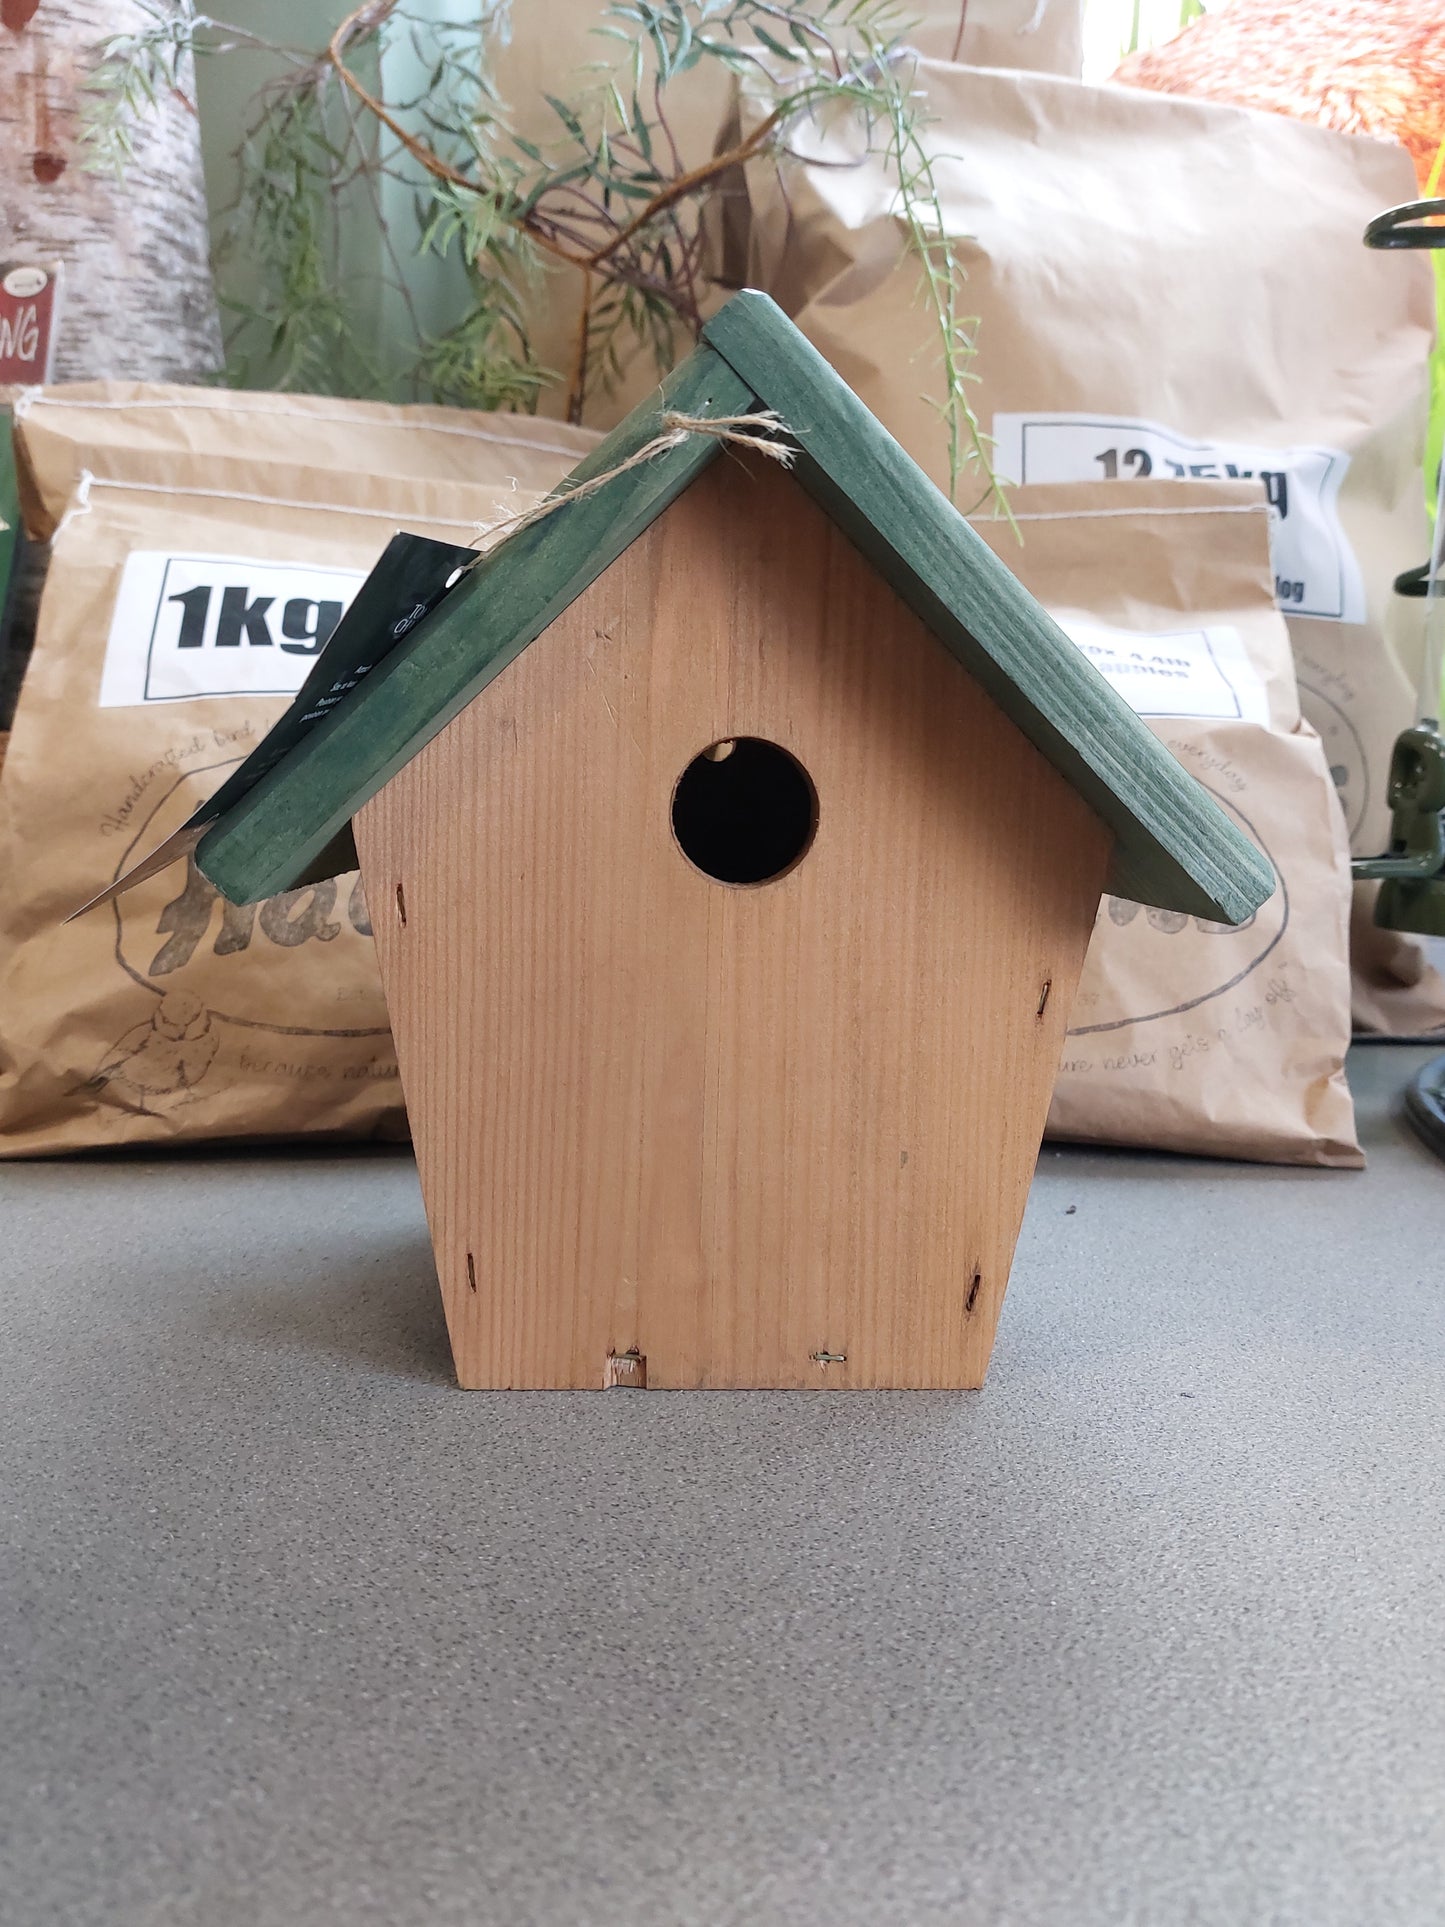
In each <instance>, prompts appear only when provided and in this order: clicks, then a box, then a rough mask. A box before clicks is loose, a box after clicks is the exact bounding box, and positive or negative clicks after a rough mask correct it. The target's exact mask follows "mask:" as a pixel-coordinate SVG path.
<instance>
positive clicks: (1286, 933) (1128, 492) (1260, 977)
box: [975, 481, 1364, 1165]
mask: <svg viewBox="0 0 1445 1927" xmlns="http://www.w3.org/2000/svg"><path fill="white" fill-rule="evenodd" d="M1010 500H1011V504H1012V507H1013V511H1014V514H1015V517H1016V519H1017V522H1018V527H1019V531H1020V533H1021V535H1022V537H1023V542H1022V546H1020V545H1019V543H1018V541H1017V540H1016V538H1015V537H1014V535H1013V533H1012V531H1011V530H1010V529H1009V528H1008V526H1007V524H1005V523H1001V522H997V521H988V522H983V521H979V522H976V523H975V526H976V527H977V528H978V529H979V532H980V534H982V535H983V536H984V537H985V539H986V540H987V541H988V542H989V544H990V546H991V547H992V548H993V549H994V550H995V551H996V553H997V554H998V555H1000V556H1001V557H1002V558H1003V560H1004V561H1005V562H1007V564H1008V566H1009V567H1010V568H1011V569H1013V570H1014V572H1015V573H1016V574H1017V575H1018V576H1019V577H1020V579H1021V580H1022V581H1023V583H1024V584H1025V586H1026V587H1027V588H1029V589H1030V590H1032V592H1033V593H1034V594H1035V595H1036V596H1038V597H1039V599H1040V600H1041V601H1042V602H1043V603H1044V604H1045V606H1046V607H1047V608H1048V609H1049V610H1050V611H1051V612H1052V613H1053V615H1054V616H1055V617H1056V619H1057V620H1058V621H1059V622H1060V623H1061V624H1062V625H1063V626H1064V628H1065V629H1067V630H1068V631H1069V633H1070V634H1071V635H1073V637H1074V639H1075V640H1076V641H1077V642H1078V643H1079V644H1080V646H1081V647H1082V648H1084V649H1085V651H1086V653H1088V654H1089V655H1090V656H1091V658H1092V659H1093V661H1094V662H1095V664H1096V666H1097V667H1099V668H1100V669H1101V670H1102V671H1103V673H1104V674H1106V675H1107V676H1108V678H1109V680H1110V681H1111V682H1112V683H1113V684H1114V686H1115V688H1116V689H1118V690H1119V691H1120V693H1121V694H1122V695H1124V696H1125V697H1126V698H1127V700H1128V701H1130V702H1131V703H1132V704H1133V705H1134V707H1135V708H1136V709H1137V710H1138V711H1139V713H1140V714H1141V715H1142V716H1143V717H1145V719H1146V720H1147V721H1148V723H1149V726H1150V728H1151V729H1153V730H1154V732H1155V733H1156V735H1158V736H1159V737H1160V738H1161V739H1162V740H1163V741H1164V742H1165V743H1167V744H1168V746H1169V748H1170V749H1171V750H1172V751H1173V752H1174V754H1175V755H1176V756H1177V757H1178V758H1179V760H1180V761H1181V762H1182V763H1183V765H1184V767H1185V768H1186V769H1188V770H1190V771H1192V772H1193V774H1194V775H1195V776H1196V777H1197V778H1198V779H1199V781H1200V782H1201V783H1203V784H1204V786H1205V788H1206V789H1207V790H1208V791H1209V792H1210V794H1211V795H1212V796H1213V797H1214V799H1215V801H1216V802H1217V803H1219V804H1220V806H1221V807H1222V808H1223V809H1224V811H1225V812H1226V813H1227V814H1228V815H1229V816H1230V817H1232V818H1233V820H1234V821H1235V822H1236V823H1237V824H1238V825H1239V826H1240V828H1241V829H1243V830H1244V831H1245V832H1246V834H1247V835H1249V836H1250V837H1252V838H1253V840H1254V841H1255V842H1256V843H1257V844H1258V845H1259V847H1260V848H1261V849H1262V850H1263V851H1264V852H1265V854H1266V855H1267V856H1268V857H1269V858H1270V860H1271V861H1272V862H1273V864H1274V866H1275V870H1276V873H1277V874H1278V876H1279V880H1280V884H1279V889H1278V890H1277V891H1276V893H1275V895H1274V897H1273V899H1272V900H1271V901H1270V902H1269V903H1267V904H1266V905H1265V906H1264V907H1263V909H1261V910H1260V911H1259V912H1258V913H1257V914H1256V915H1255V916H1254V917H1252V918H1251V919H1250V921H1249V922H1248V923H1247V924H1244V925H1242V926H1241V927H1239V928H1238V929H1230V928H1227V927H1226V926H1224V925H1222V924H1214V923H1208V922H1205V921H1203V920H1202V919H1200V918H1198V917H1185V916H1180V915H1177V914H1174V913H1172V912H1165V911H1161V910H1152V909H1144V908H1142V907H1141V906H1140V905H1138V904H1136V903H1129V902H1125V901H1123V900H1121V899H1120V898H1118V897H1107V898H1106V899H1105V900H1104V902H1103V904H1102V905H1101V906H1100V910H1099V919H1098V923H1097V924H1096V926H1095V930H1094V938H1093V942H1092V944H1091V945H1090V948H1089V955H1088V960H1087V962H1086V963H1085V966H1084V974H1083V978H1082V981H1081V983H1080V986H1079V994H1078V1000H1077V1002H1076V1004H1075V1009H1074V1022H1073V1028H1072V1029H1071V1030H1070V1032H1069V1037H1068V1043H1067V1046H1066V1049H1065V1053H1064V1061H1063V1064H1062V1066H1061V1068H1060V1072H1059V1081H1058V1084H1057V1086H1056V1088H1055V1092H1054V1100H1053V1106H1052V1108H1051V1110H1050V1113H1049V1131H1050V1134H1051V1135H1052V1136H1054V1137H1059V1138H1073V1139H1086V1140H1089V1141H1091V1142H1098V1143H1105V1144H1130V1145H1141V1146H1142V1145H1148V1146H1153V1147H1155V1148H1157V1149H1161V1150H1168V1151H1189V1152H1194V1153H1203V1154H1206V1155H1209V1156H1214V1157H1231V1158H1252V1159H1258V1160H1261V1161H1263V1162H1268V1163H1278V1164H1327V1165H1360V1164H1362V1163H1363V1162H1364V1160H1363V1158H1362V1156H1361V1154H1360V1149H1359V1145H1358V1142H1357V1140H1356V1137H1355V1125H1354V1110H1353V1106H1352V1104H1351V1101H1350V1093H1349V1088H1348V1086H1347V1084H1346V1082H1345V1074H1344V1057H1345V1050H1346V1048H1347V1046H1348V1044H1349V1041H1350V984H1349V968H1348V964H1347V936H1348V924H1349V904H1350V873H1349V850H1348V846H1347V842H1346V836H1345V825H1344V818H1343V816H1342V814H1341V811H1340V805H1339V800H1338V796H1337V794H1336V791H1335V786H1334V784H1333V782H1332V781H1331V779H1330V772H1329V768H1328V765H1327V763H1326V760H1325V755H1324V750H1323V748H1322V746H1321V743H1320V739H1319V737H1318V736H1317V735H1316V733H1315V731H1314V730H1313V729H1312V728H1311V727H1310V725H1309V724H1308V722H1305V721H1303V720H1302V718H1301V715H1300V705H1299V697H1298V693H1297V690H1296V686H1295V677H1294V670H1293V666H1292V663H1291V660H1290V647H1289V637H1288V635H1287V633H1286V630H1285V625H1284V622H1283V621H1282V619H1281V617H1280V614H1279V611H1278V609H1277V608H1276V606H1275V601H1274V595H1273V583H1272V579H1271V573H1270V556H1269V539H1268V531H1269V511H1268V509H1267V507H1266V505H1265V502H1264V498H1263V493H1262V490H1260V489H1259V487H1258V485H1257V484H1256V485H1250V484H1245V483H1202V482H1196V483H1162V484H1161V483H1155V482H1153V481H1148V482H1138V483H1128V484H1126V483H1123V482H1113V483H1108V482H1104V483H1073V484H1059V485H1056V486H1052V487H1050V486H1038V487H1033V488H1018V489H1015V490H1013V491H1012V492H1011V497H1010Z"/></svg>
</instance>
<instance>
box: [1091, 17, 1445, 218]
mask: <svg viewBox="0 0 1445 1927" xmlns="http://www.w3.org/2000/svg"><path fill="white" fill-rule="evenodd" d="M1114 79H1115V80H1116V81H1122V82H1123V83H1125V84H1126V85H1127V86H1130V87H1145V88H1149V89H1151V90H1152V91H1153V92H1155V93H1160V94H1192V95H1193V96H1194V97H1195V98H1196V99H1199V100H1219V101H1230V102H1233V103H1234V104H1235V105H1237V106H1241V107H1262V108H1266V109H1269V110H1271V111H1273V112H1274V113H1277V114H1289V115H1292V116H1293V117H1294V119H1296V120H1306V121H1313V122H1315V123H1316V124H1317V125H1320V126H1324V127H1333V128H1336V129H1338V130H1339V131H1340V132H1341V133H1345V134H1376V135H1379V136H1381V137H1382V138H1384V139H1387V140H1398V141H1401V142H1403V144H1404V145H1405V146H1406V147H1408V148H1409V150H1410V153H1411V155H1412V156H1413V158H1414V162H1415V169H1416V172H1417V174H1418V175H1419V177H1420V184H1421V187H1422V188H1423V187H1424V186H1425V183H1426V181H1427V179H1428V177H1429V175H1430V171H1431V168H1432V166H1433V165H1434V161H1435V156H1436V154H1437V153H1438V151H1439V148H1440V143H1441V141H1442V140H1445V7H1442V4H1441V0H1234V4H1233V5H1232V6H1229V7H1227V8H1226V9H1225V10H1224V11H1223V12H1222V13H1213V14H1208V15H1206V16H1205V17H1204V18H1203V19H1202V20H1197V21H1196V22H1195V23H1194V25H1193V26H1191V27H1189V28H1187V29H1186V30H1185V31H1184V32H1183V33H1181V34H1179V35H1178V36H1177V37H1176V38H1175V39H1173V40H1170V41H1168V42H1166V43H1165V44H1164V45H1163V46H1162V47H1154V48H1152V49H1151V50H1150V51H1148V52H1147V53H1139V54H1131V55H1130V57H1129V58H1128V59H1127V60H1126V61H1124V63H1123V65H1122V66H1121V67H1120V68H1119V69H1118V71H1117V73H1116V74H1115V75H1114Z"/></svg>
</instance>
